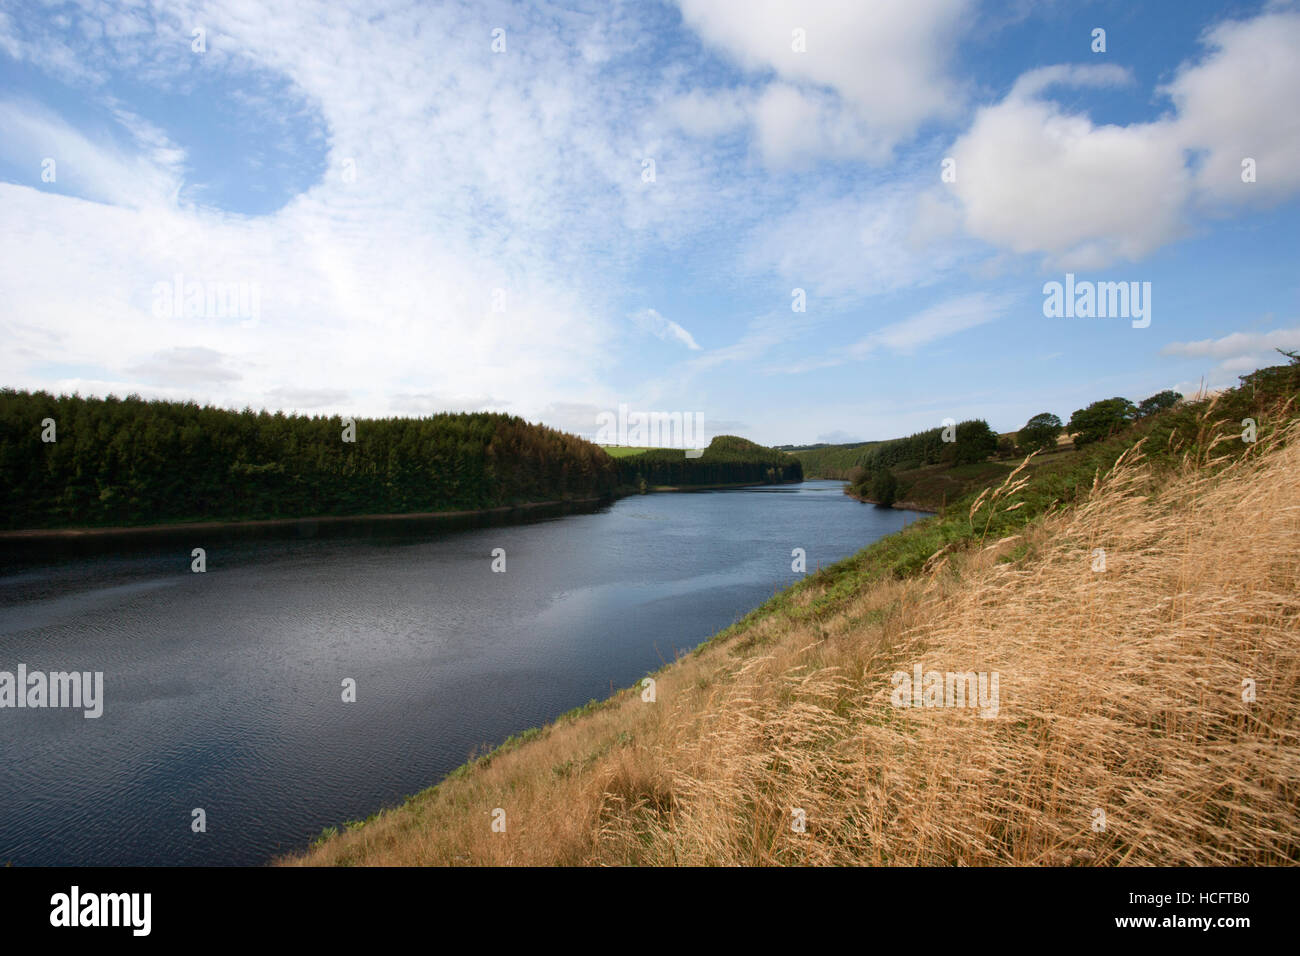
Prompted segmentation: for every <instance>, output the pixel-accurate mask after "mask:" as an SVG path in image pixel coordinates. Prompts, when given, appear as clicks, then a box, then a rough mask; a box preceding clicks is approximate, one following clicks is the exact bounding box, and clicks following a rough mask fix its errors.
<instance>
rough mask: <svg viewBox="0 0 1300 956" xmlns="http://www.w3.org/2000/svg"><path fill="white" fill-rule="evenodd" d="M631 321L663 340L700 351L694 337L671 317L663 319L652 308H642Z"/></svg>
mask: <svg viewBox="0 0 1300 956" xmlns="http://www.w3.org/2000/svg"><path fill="white" fill-rule="evenodd" d="M632 321H633V322H635V323H636V324H637V325H638V326H639V327H640V328H642V329H643V330H645V331H646V332H649V333H650V334H651V335H653V336H655V337H656V338H660V339H663V340H664V341H665V342H678V343H680V344H682V345H685V346H686V347H687V348H688V349H690V350H691V351H693V352H698V351H700V345H699V343H698V342H696V341H695V337H694V336H693V335H691V333H690V332H687V331H686V330H685V329H684V328H682V327H681V326H680V325H678V324H677V323H676V322H674V321H672V320H671V319H665V318H664V317H663V316H662V315H660V314H659V313H658V312H656V311H655V310H654V309H642V310H641V311H640V312H637V313H635V314H634V315H633V316H632Z"/></svg>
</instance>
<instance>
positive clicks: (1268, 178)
mask: <svg viewBox="0 0 1300 956" xmlns="http://www.w3.org/2000/svg"><path fill="white" fill-rule="evenodd" d="M1204 42H1205V43H1206V44H1207V46H1209V47H1210V48H1211V52H1210V53H1209V55H1207V56H1206V57H1205V58H1204V59H1203V60H1202V61H1201V62H1199V63H1186V64H1184V65H1183V66H1182V67H1181V68H1180V69H1179V71H1178V73H1177V75H1176V76H1175V78H1174V80H1173V81H1172V82H1171V83H1170V84H1168V86H1167V87H1164V88H1163V92H1166V93H1167V94H1168V95H1169V96H1170V98H1171V100H1172V102H1173V105H1174V110H1173V112H1172V113H1171V114H1170V115H1168V116H1165V117H1162V118H1160V119H1157V120H1154V121H1152V122H1145V123H1133V124H1129V125H1126V126H1121V125H1111V124H1107V125H1095V124H1094V123H1093V122H1092V121H1091V120H1090V119H1089V118H1088V117H1087V116H1086V115H1084V114H1082V113H1078V112H1069V111H1067V110H1066V109H1064V108H1063V107H1061V106H1060V105H1058V104H1057V103H1055V102H1052V101H1051V100H1049V99H1048V98H1047V94H1048V92H1049V91H1050V90H1052V89H1053V88H1057V87H1061V86H1067V87H1077V86H1115V85H1117V84H1120V83H1123V82H1126V80H1127V75H1126V74H1125V73H1124V71H1122V70H1121V69H1119V68H1118V67H1115V66H1113V65H1106V66H1069V65H1060V66H1052V67H1045V68H1042V69H1037V70H1032V71H1030V72H1029V73H1026V74H1025V75H1023V76H1022V77H1020V79H1019V80H1018V81H1017V82H1016V83H1015V84H1014V86H1013V87H1012V89H1011V91H1010V92H1009V93H1008V94H1007V96H1006V97H1005V98H1004V99H1003V100H1001V101H1000V102H998V103H995V104H993V105H990V106H986V107H983V108H981V109H980V110H978V111H977V113H976V115H975V118H974V121H973V122H972V124H971V126H970V129H969V130H968V131H967V132H966V133H965V134H964V135H962V136H961V137H959V138H958V139H957V141H956V143H955V144H954V145H953V147H952V150H951V155H952V156H953V158H955V159H956V161H957V179H956V182H955V183H953V184H952V185H951V187H950V188H951V191H952V193H953V195H954V196H956V197H957V199H958V200H959V201H960V202H961V205H962V211H963V219H964V224H965V228H966V230H967V231H968V232H969V233H970V234H971V235H972V236H976V237H978V238H980V239H984V240H986V241H988V242H991V243H993V244H994V245H996V246H999V247H1001V248H1003V249H1009V250H1011V251H1012V252H1015V253H1025V254H1044V255H1046V256H1047V257H1049V259H1051V260H1052V261H1053V265H1054V266H1055V267H1060V268H1080V269H1085V268H1100V267H1102V266H1105V265H1107V264H1109V263H1111V262H1114V261H1116V260H1118V259H1127V260H1130V261H1136V260H1139V259H1142V258H1144V257H1146V256H1148V255H1149V254H1150V253H1152V252H1153V251H1154V250H1156V249H1158V248H1159V247H1161V246H1163V245H1165V244H1167V243H1169V242H1172V241H1174V240H1176V239H1179V238H1181V237H1183V236H1185V235H1187V234H1188V233H1189V232H1190V230H1191V228H1192V222H1193V215H1192V214H1193V212H1194V210H1195V208H1196V207H1197V206H1198V205H1200V204H1201V203H1203V202H1207V201H1208V202H1213V203H1215V204H1218V205H1220V206H1225V205H1230V204H1239V205H1245V204H1252V203H1254V204H1265V203H1272V202H1277V201H1280V200H1282V199H1285V198H1288V197H1290V196H1292V195H1294V194H1295V193H1296V192H1297V191H1298V190H1300V163H1297V162H1296V161H1295V157H1296V156H1297V155H1300V110H1296V109H1295V108H1294V107H1295V104H1296V101H1297V99H1298V98H1300V62H1298V61H1297V58H1296V57H1295V52H1294V51H1295V50H1296V49H1298V48H1300V11H1296V10H1294V9H1289V10H1276V11H1274V12H1271V13H1266V14H1264V15H1262V16H1260V17H1257V18H1255V19H1254V20H1250V21H1245V22H1230V23H1224V24H1220V25H1219V26H1216V27H1215V28H1213V29H1211V30H1210V31H1208V32H1207V34H1206V36H1205V38H1204ZM1189 154H1191V155H1199V156H1200V157H1201V158H1200V160H1199V161H1198V162H1194V163H1191V164H1189V163H1188V161H1187V157H1188V155H1189ZM1247 156H1250V157H1253V158H1254V159H1255V160H1256V161H1257V164H1258V169H1259V181H1258V182H1256V183H1254V184H1246V183H1243V182H1242V181H1241V161H1242V159H1243V158H1244V157H1247Z"/></svg>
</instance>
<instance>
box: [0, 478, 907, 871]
mask: <svg viewBox="0 0 1300 956" xmlns="http://www.w3.org/2000/svg"><path fill="white" fill-rule="evenodd" d="M841 488H842V485H841V484H840V483H839V482H830V481H813V482H806V483H804V484H802V485H790V486H777V487H764V488H753V489H744V490H735V491H716V492H698V493H690V494H660V495H650V496H645V497H633V498H626V499H623V500H622V501H619V502H617V503H615V504H613V505H611V506H609V507H608V508H605V509H603V510H601V511H599V512H596V513H593V514H586V515H578V516H569V517H563V518H555V519H550V520H544V521H538V522H535V523H531V524H525V525H515V526H510V527H494V528H483V529H480V530H470V531H456V532H449V533H431V532H429V531H428V530H427V529H426V530H422V531H420V532H419V533H418V534H417V535H411V534H407V535H405V536H403V535H402V534H401V533H400V532H398V531H397V530H396V529H393V533H390V534H386V535H385V537H383V538H376V537H373V536H366V537H346V536H345V537H334V538H330V539H325V540H289V541H266V540H255V541H244V542H217V543H216V546H214V547H209V548H208V553H207V561H208V569H207V572H206V573H205V574H194V573H192V572H191V571H190V556H189V555H190V545H188V544H187V545H185V546H177V545H169V546H166V547H165V548H162V549H160V548H159V547H156V546H155V547H152V548H149V549H141V550H135V551H129V552H124V551H119V552H117V553H115V554H110V555H101V556H89V557H88V556H78V557H70V558H67V559H65V560H62V561H59V560H51V559H49V558H42V559H40V562H41V563H39V564H34V563H32V564H28V565H26V566H23V565H22V564H21V563H20V564H19V565H17V566H15V565H13V564H12V563H11V564H10V565H8V566H7V567H6V568H5V570H4V571H3V572H0V671H10V672H14V671H16V670H17V666H18V664H19V663H23V664H25V665H27V668H28V671H29V672H30V671H34V670H39V671H46V672H48V671H64V670H79V671H103V672H104V697H105V703H104V712H103V716H102V717H100V718H98V719H86V718H85V717H83V716H82V712H81V711H80V710H76V711H73V710H55V709H48V708H47V709H39V710H35V709H13V708H5V709H0V863H4V862H12V863H14V864H16V865H22V864H64V863H76V864H250V863H261V862H264V861H266V860H268V859H269V858H271V857H272V856H274V855H276V854H277V853H281V852H285V851H289V850H295V849H300V848H302V847H304V846H305V845H306V844H307V843H308V842H309V841H310V840H311V839H312V838H313V837H315V836H316V835H317V834H319V832H320V831H321V829H322V828H323V827H325V826H329V825H337V824H339V823H340V822H342V821H343V820H347V819H354V818H361V817H365V816H368V815H369V814H370V813H372V812H374V811H375V810H377V809H379V808H380V807H382V806H390V805H392V804H394V803H396V802H398V801H400V800H401V798H402V797H403V796H405V795H406V794H410V793H414V792H416V791H417V790H420V789H423V788H424V787H427V786H429V785H430V784H432V783H434V782H436V781H437V780H438V779H439V778H441V777H442V776H443V775H444V774H446V773H447V772H448V771H450V770H452V769H454V768H455V767H457V766H458V765H460V764H461V763H463V762H464V761H465V759H466V758H467V757H468V756H469V755H470V754H471V752H473V751H475V750H476V749H477V750H482V749H485V748H486V747H489V746H492V745H495V744H497V743H500V742H501V741H502V740H503V739H505V738H506V737H507V736H509V735H510V734H512V733H515V732H518V731H521V730H524V729H526V728H528V727H533V726H537V725H540V724H543V723H545V722H547V721H549V720H551V719H552V718H554V717H556V716H558V715H559V714H561V713H563V712H565V711H567V710H569V709H571V708H572V707H575V706H578V705H580V704H583V703H585V702H586V701H588V700H590V699H591V698H593V697H595V698H600V697H605V696H607V695H608V694H609V693H610V691H611V689H616V688H619V687H626V686H630V685H632V684H633V683H635V682H636V681H637V680H638V679H639V678H641V677H642V676H644V675H645V674H646V673H648V672H650V671H652V670H654V669H656V668H658V667H659V666H660V665H661V664H663V663H665V662H668V661H671V660H672V659H673V658H674V656H675V655H676V654H678V653H680V652H684V651H687V650H689V649H690V648H692V647H694V646H695V645H697V644H698V643H700V642H701V641H703V640H704V639H706V638H707V637H709V636H710V635H711V634H713V633H715V632H716V631H718V630H720V629H721V628H724V627H726V626H727V625H729V624H731V623H732V622H733V621H735V620H737V619H738V618H740V617H742V616H743V615H744V614H745V613H746V612H748V611H749V610H751V609H753V608H754V607H755V606H757V605H758V604H759V603H761V602H762V601H763V600H764V599H766V598H767V597H770V596H771V594H772V593H773V591H774V590H775V589H776V588H779V587H782V586H785V585H787V584H789V583H791V582H792V581H793V580H795V579H796V578H798V577H800V575H798V574H795V573H794V572H792V571H791V567H790V565H791V561H792V558H791V550H792V549H794V548H803V549H804V550H805V551H806V552H807V562H808V565H807V566H808V569H809V570H810V571H811V570H814V569H815V568H816V567H817V565H819V564H821V565H826V564H829V563H832V562H834V561H836V560H838V559H840V558H842V557H845V556H846V555H849V554H852V553H853V552H855V551H857V550H858V549H859V548H861V547H863V546H865V545H867V544H869V543H870V542H872V541H874V540H875V539H876V538H879V537H881V536H882V535H885V534H889V533H891V532H893V531H896V530H898V529H899V528H901V527H902V526H903V525H904V524H906V523H908V522H910V521H912V520H915V518H917V517H918V515H916V514H914V513H911V512H902V511H883V510H880V509H877V508H874V507H871V506H868V505H861V504H859V503H857V502H855V501H853V500H852V499H850V498H848V497H847V496H845V495H844V494H842V493H841ZM203 544H204V542H202V541H196V542H193V546H203ZM494 548H504V549H505V551H506V572H505V573H504V574H501V573H493V571H492V570H491V564H492V550H493V549H494ZM345 678H353V679H354V680H355V681H356V687H357V700H356V702H355V703H345V702H343V700H342V687H341V682H342V681H343V680H344V679H345ZM196 807H201V808H203V810H204V811H205V813H206V817H207V832H206V833H194V832H192V830H191V826H190V823H191V811H192V809H193V808H196Z"/></svg>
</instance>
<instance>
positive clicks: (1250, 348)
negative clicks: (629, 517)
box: [0, 0, 1300, 444]
mask: <svg viewBox="0 0 1300 956" xmlns="http://www.w3.org/2000/svg"><path fill="white" fill-rule="evenodd" d="M1099 31H1101V32H1099ZM1298 51H1300V5H1298V4H1297V3H1294V2H1269V0H1240V2H1222V0H1218V2H1202V0H1159V2H1154V0H1152V2H1133V0H1122V2H1086V0H1070V2H1066V0H1001V2H996V3H995V2H980V0H872V2H870V3H864V2H861V0H798V2H794V0H790V2H783V0H676V2H655V0H637V2H627V3H619V2H610V0H601V2H592V3H582V2H577V3H575V2H567V3H563V4H554V5H552V4H545V3H518V4H516V3H498V2H493V0H475V2H466V3H460V2H437V3H434V2H419V3H411V2H405V0H365V2H351V0H339V2H331V3H328V4H320V5H317V4H310V3H303V2H292V3H260V2H251V0H249V2H245V0H226V2H196V0H180V2H172V0H147V2H144V0H142V2H104V0H77V2H72V3H58V2H48V3H47V2H26V0H18V2H14V0H4V2H3V3H0V335H3V339H4V348H3V349H0V384H2V385H5V386H9V387H15V388H25V389H45V390H47V391H51V392H56V393H72V392H78V393H80V394H82V395H108V394H116V395H119V396H122V395H126V394H130V393H135V394H139V395H142V396H145V397H147V398H167V399H182V400H196V401H199V402H203V403H211V404H215V405H219V406H222V407H227V408H244V407H251V408H254V409H262V408H266V409H272V410H276V409H279V410H284V411H297V412H300V413H305V414H328V415H336V414H337V415H353V416H392V415H428V414H433V413H435V412H439V411H448V410H451V411H474V410H489V411H500V412H506V413H509V414H515V415H520V416H522V417H524V418H526V419H528V420H530V421H537V422H543V423H545V424H548V425H551V426H553V427H556V428H561V429H563V430H565V431H570V432H574V433H577V434H580V435H583V436H585V437H589V438H590V437H595V435H596V434H597V431H598V421H599V417H600V416H601V414H602V413H606V414H608V413H611V412H616V411H617V409H619V407H620V406H627V407H628V408H629V409H630V410H632V411H634V412H635V411H643V412H650V411H660V412H665V413H678V412H680V413H683V414H684V415H698V416H700V417H701V418H702V420H703V423H704V428H705V432H706V434H709V435H711V434H739V435H743V436H745V437H748V438H751V439H753V440H755V441H759V442H762V443H765V444H798V443H811V442H819V441H821V442H826V441H829V442H848V441H856V440H875V439H883V438H890V437H896V436H900V435H906V434H909V433H912V432H916V431H920V430H923V429H926V428H932V427H936V426H938V425H939V424H941V422H942V421H943V420H944V419H948V418H951V419H955V420H959V421H960V420H964V419H968V418H984V419H986V420H987V421H988V422H989V423H990V424H991V425H992V426H993V427H994V428H995V429H996V430H998V431H1009V430H1013V429H1016V428H1018V427H1019V426H1021V425H1023V424H1024V423H1025V421H1026V420H1027V419H1028V418H1029V417H1030V416H1032V415H1034V414H1036V413H1039V412H1043V411H1050V412H1054V413H1056V414H1058V415H1060V416H1061V418H1062V419H1068V417H1069V415H1070V414H1071V413H1072V412H1073V411H1074V410H1075V409H1077V408H1081V407H1083V406H1084V405H1086V404H1088V403H1090V402H1092V401H1095V400H1097V399H1101V398H1109V397H1111V396H1116V395H1120V396H1124V397H1127V398H1130V399H1132V400H1134V401H1139V400H1141V399H1143V398H1145V397H1147V396H1149V395H1151V394H1154V393H1156V392H1158V391H1161V390H1163V389H1165V388H1174V389H1176V390H1178V391H1181V392H1183V393H1184V394H1188V395H1190V394H1193V393H1195V392H1196V391H1197V390H1198V389H1199V388H1201V387H1202V386H1206V387H1209V388H1218V387H1223V386H1228V385H1232V384H1235V383H1236V380H1237V376H1239V375H1241V374H1243V373H1246V372H1249V371H1251V370H1253V369H1255V368H1258V367H1261V366H1264V365H1270V364H1276V363H1278V362H1280V361H1283V360H1282V359H1281V357H1280V356H1279V355H1277V353H1276V352H1275V351H1273V350H1274V349H1276V348H1286V349H1295V348H1300V268H1297V259H1298V256H1297V252H1298V251H1300V241H1298V240H1300V224H1298V221H1297V212H1298V211H1300V55H1298ZM1067 275H1070V276H1073V279H1072V280H1070V281H1072V282H1074V283H1076V284H1079V283H1082V284H1087V283H1095V284H1101V283H1124V284H1125V286H1124V288H1125V289H1127V290H1137V291H1140V292H1142V293H1144V294H1143V295H1142V296H1141V299H1140V301H1141V302H1142V304H1143V308H1144V310H1145V313H1146V314H1145V316H1144V317H1142V318H1141V319H1140V320H1139V318H1137V317H1131V316H1129V315H1128V314H1126V313H1125V312H1124V311H1123V310H1122V309H1121V308H1120V306H1121V305H1122V303H1121V302H1120V300H1119V299H1118V298H1115V299H1114V301H1113V302H1110V303H1109V304H1110V305H1111V306H1113V307H1114V308H1111V309H1110V310H1101V311H1103V312H1108V313H1109V314H1100V315H1086V314H1085V315H1080V314H1074V315H1065V316H1062V315H1048V314H1046V311H1050V310H1045V300H1046V299H1047V298H1048V296H1047V294H1046V293H1045V288H1046V287H1048V285H1049V284H1050V283H1053V282H1057V283H1061V284H1062V286H1064V285H1065V284H1066V282H1067V278H1066V277H1067ZM1130 283H1137V285H1136V286H1131V285H1129V284H1130ZM1109 288H1110V289H1111V292H1112V293H1113V292H1114V289H1115V288H1116V287H1109ZM1103 298H1105V297H1104V296H1103ZM1136 301H1139V300H1134V302H1135V303H1136Z"/></svg>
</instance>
